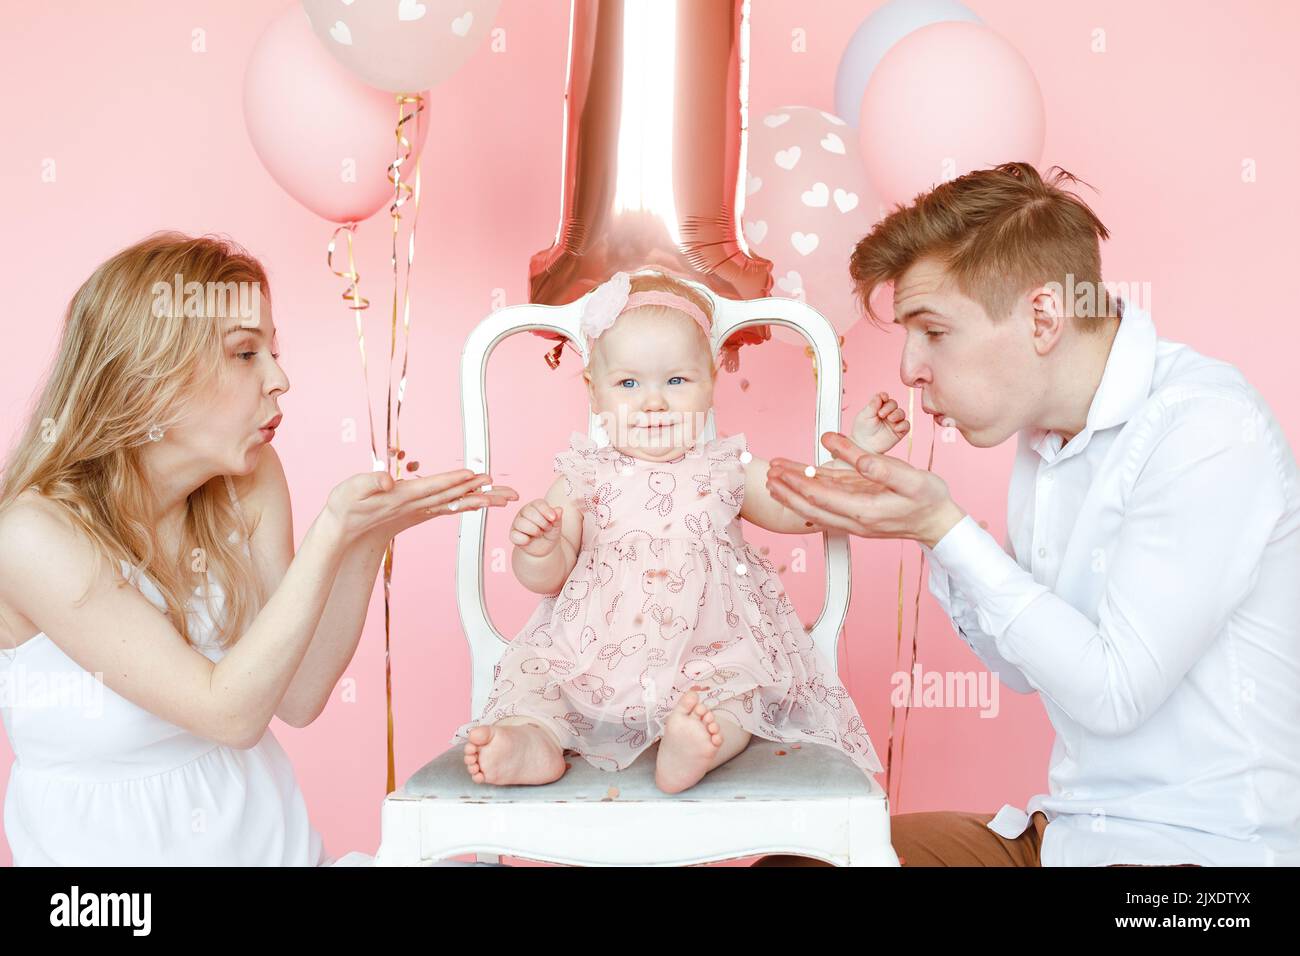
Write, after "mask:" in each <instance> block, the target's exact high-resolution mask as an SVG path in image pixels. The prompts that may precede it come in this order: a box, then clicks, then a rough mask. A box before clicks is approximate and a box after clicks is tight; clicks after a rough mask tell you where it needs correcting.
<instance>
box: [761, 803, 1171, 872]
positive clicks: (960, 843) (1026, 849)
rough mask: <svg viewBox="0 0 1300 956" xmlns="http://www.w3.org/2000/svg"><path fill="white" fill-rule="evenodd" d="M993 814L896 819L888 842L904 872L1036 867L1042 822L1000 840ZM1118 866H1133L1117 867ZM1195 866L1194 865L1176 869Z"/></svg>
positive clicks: (774, 859)
mask: <svg viewBox="0 0 1300 956" xmlns="http://www.w3.org/2000/svg"><path fill="white" fill-rule="evenodd" d="M993 817H994V814H992V813H962V812H959V811H955V810H934V811H930V812H927V813H900V814H899V815H898V816H896V817H893V818H891V819H890V821H889V825H890V839H891V841H892V842H893V844H894V852H895V853H897V854H898V862H899V863H900V864H901V865H903V866H1041V865H1042V861H1041V859H1040V856H1039V854H1040V852H1041V849H1042V846H1043V829H1044V828H1045V827H1046V826H1047V817H1046V816H1045V815H1044V814H1043V812H1042V811H1041V810H1037V811H1035V812H1034V815H1033V816H1032V817H1031V818H1030V826H1029V827H1028V829H1026V830H1025V832H1024V833H1022V834H1020V836H1018V837H1016V838H1015V839H1014V840H1008V839H1007V838H1006V837H1003V836H999V835H998V834H996V833H994V832H993V831H992V830H990V829H989V828H988V827H987V826H986V824H987V823H988V822H989V821H990V820H992V819H993ZM753 865H754V866H830V865H831V864H829V863H826V862H824V861H822V860H814V859H811V858H809V857H804V856H789V855H785V854H774V855H770V856H764V857H760V858H759V859H758V860H756V861H754V864H753ZM1116 865H1117V866H1132V865H1136V864H1128V863H1120V864H1116ZM1178 865H1180V866H1195V865H1196V864H1194V863H1183V864H1178Z"/></svg>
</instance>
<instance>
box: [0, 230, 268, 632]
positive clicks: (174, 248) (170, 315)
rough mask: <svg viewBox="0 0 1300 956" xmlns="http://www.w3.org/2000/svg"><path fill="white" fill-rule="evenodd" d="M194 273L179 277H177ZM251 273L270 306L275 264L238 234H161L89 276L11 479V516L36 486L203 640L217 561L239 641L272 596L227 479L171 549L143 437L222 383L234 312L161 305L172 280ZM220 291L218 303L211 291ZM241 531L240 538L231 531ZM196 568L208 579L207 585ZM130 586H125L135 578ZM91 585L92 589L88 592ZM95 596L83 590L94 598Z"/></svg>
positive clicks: (203, 493)
mask: <svg viewBox="0 0 1300 956" xmlns="http://www.w3.org/2000/svg"><path fill="white" fill-rule="evenodd" d="M177 276H179V277H182V278H181V279H179V280H177V279H176V277H177ZM176 282H183V283H186V284H188V283H191V282H198V283H201V284H203V286H204V287H205V288H207V289H211V288H213V287H214V286H213V285H209V283H213V284H216V283H220V284H222V286H221V287H225V288H230V287H229V286H225V284H226V283H249V284H250V285H252V288H253V289H254V290H255V291H254V294H256V292H258V291H260V292H261V295H262V297H263V299H265V300H266V301H267V302H269V301H270V299H269V291H268V286H267V280H266V272H265V270H264V269H263V268H262V265H261V264H260V263H259V262H258V261H257V260H256V259H255V258H253V257H252V256H251V255H249V254H248V253H247V252H245V251H244V250H243V249H241V248H239V247H238V246H236V245H235V244H234V243H232V242H230V241H229V240H226V239H222V238H220V237H216V236H202V237H197V238H196V237H191V236H186V235H183V234H181V233H177V232H161V233H156V234H154V235H152V236H149V237H148V238H146V239H144V240H143V241H141V242H138V243H136V244H135V245H132V246H129V247H128V248H126V249H123V250H122V251H121V252H119V253H117V254H116V255H114V256H113V257H112V258H110V259H109V260H108V261H107V262H105V263H103V264H102V265H101V266H100V267H99V268H97V269H96V270H95V272H94V273H93V274H92V275H91V276H90V278H89V279H87V280H86V281H85V283H83V284H82V286H81V288H80V289H78V290H77V292H76V294H75V295H74V296H73V297H72V301H71V302H70V303H69V304H68V309H67V313H66V315H65V317H64V322H63V333H62V337H61V340H60V342H59V348H58V352H57V354H56V355H55V358H54V361H53V364H52V366H51V368H50V371H49V374H48V377H47V379H46V382H45V385H44V388H43V390H42V391H41V393H40V396H39V398H38V399H37V401H36V404H35V406H34V408H33V410H32V412H31V415H30V417H29V419H28V422H27V425H26V428H25V430H24V431H23V432H22V436H21V438H19V440H18V442H17V444H16V445H15V446H14V448H13V449H12V451H11V452H10V454H9V456H8V459H7V461H6V464H5V467H4V472H3V477H2V479H0V512H2V511H3V510H4V509H6V508H8V507H9V506H10V505H12V504H13V503H14V501H15V500H16V499H17V498H18V496H19V495H20V494H22V492H23V491H25V490H26V489H28V488H33V487H34V488H35V489H36V490H37V491H39V492H40V493H41V495H43V496H44V497H45V498H46V499H47V500H48V501H51V502H53V503H54V504H55V505H57V506H58V507H59V508H60V509H61V511H62V512H63V513H64V514H66V516H67V517H68V518H69V519H70V520H71V521H72V523H73V524H74V526H76V527H77V528H78V529H80V531H81V532H82V533H83V534H84V535H85V536H86V537H87V538H88V539H89V540H90V541H91V543H92V545H93V546H94V548H95V552H96V554H97V555H99V556H102V557H103V558H106V559H108V561H109V563H110V564H111V565H113V566H114V567H115V568H116V567H118V563H119V561H120V560H125V561H127V562H128V563H129V564H130V565H132V566H138V567H140V568H141V569H142V570H143V571H144V573H146V574H147V575H148V576H149V577H150V578H151V579H152V580H153V581H154V583H155V584H156V585H157V586H158V589H159V591H161V593H162V595H163V597H164V599H165V601H166V606H167V615H168V618H169V619H170V620H171V622H172V624H173V625H174V626H175V628H176V630H177V631H179V632H180V634H181V635H182V636H183V637H184V638H185V639H186V641H189V642H191V643H193V639H192V637H191V633H190V626H189V615H188V614H187V613H186V611H187V606H188V604H189V602H190V599H191V596H192V595H193V594H194V592H195V590H196V583H197V584H198V585H199V586H201V588H202V592H203V597H204V600H205V601H206V602H208V610H209V613H210V614H211V613H212V611H213V605H212V596H211V594H210V592H209V589H208V588H207V586H206V582H207V578H206V576H205V575H204V574H202V573H201V572H204V571H208V572H210V573H211V574H212V575H213V576H214V577H215V579H216V581H217V582H218V583H219V584H220V585H221V587H222V589H223V591H224V592H225V595H226V601H225V606H224V608H223V612H222V615H221V616H220V619H217V617H216V616H215V615H214V616H213V621H214V623H215V624H216V627H217V632H218V635H219V640H220V642H221V644H222V645H223V646H229V645H230V644H231V643H233V641H234V640H236V639H237V638H238V636H239V635H240V634H242V633H243V632H244V631H245V630H246V629H247V626H248V624H249V623H250V622H251V619H252V618H253V617H254V616H256V614H257V611H258V610H259V609H260V607H261V604H262V602H263V600H264V595H262V594H261V589H260V587H259V584H258V579H257V577H256V575H255V574H254V573H253V569H252V567H251V564H250V562H249V560H248V558H247V557H246V556H245V554H244V550H243V549H244V540H246V538H247V536H248V535H249V534H251V533H252V529H251V528H244V527H243V521H242V520H241V518H240V514H239V513H238V511H237V510H236V507H235V504H234V502H233V501H232V500H231V495H230V492H229V490H228V488H227V485H226V482H227V480H228V476H226V475H218V476H216V477H215V478H213V479H211V480H209V481H208V482H206V483H205V484H203V485H202V486H201V487H199V488H198V489H197V490H195V491H194V492H193V493H192V494H191V495H190V496H189V502H188V508H187V511H186V516H185V522H184V525H183V530H182V541H181V544H182V551H181V553H180V554H178V555H164V554H160V553H159V552H160V550H161V549H160V546H159V542H158V540H157V538H156V536H155V533H154V526H153V517H154V516H153V513H152V512H153V499H152V497H151V495H150V494H149V489H148V487H147V475H146V473H145V471H144V469H143V467H142V462H141V455H140V450H141V446H142V445H144V444H146V443H148V442H149V433H150V431H151V429H153V428H154V427H155V426H157V427H160V428H162V429H164V430H165V429H166V428H167V427H168V426H169V425H171V424H174V423H175V422H176V421H177V420H178V419H179V418H180V416H181V415H182V414H183V413H184V406H185V404H186V399H187V397H188V396H190V395H193V394H195V393H196V392H198V391H200V390H202V389H204V388H207V387H211V386H212V385H213V384H218V385H219V384H220V383H221V382H222V381H223V377H224V375H225V374H226V369H225V363H224V361H223V359H224V349H223V345H222V338H223V331H224V330H223V328H222V326H223V325H224V324H225V321H226V319H225V310H224V309H223V310H222V314H221V315H210V314H208V313H207V311H206V310H205V311H204V314H203V315H201V316H199V317H195V316H194V315H192V314H190V315H185V316H182V315H180V314H179V313H180V308H179V304H177V305H174V306H173V307H171V308H169V309H168V310H167V314H163V315H159V313H160V312H161V311H163V310H160V309H159V308H158V307H157V304H158V300H159V295H160V289H161V287H162V286H164V285H165V286H167V287H172V286H173V284H174V283H176ZM209 301H210V300H209ZM232 531H233V532H236V533H235V535H234V537H235V539H236V540H234V541H231V540H230V537H231V533H232ZM196 573H198V574H199V581H198V582H196V581H195V575H196ZM121 583H125V582H121ZM86 593H88V591H87V592H86ZM84 598H85V594H84V593H83V595H82V596H81V598H80V599H79V600H84Z"/></svg>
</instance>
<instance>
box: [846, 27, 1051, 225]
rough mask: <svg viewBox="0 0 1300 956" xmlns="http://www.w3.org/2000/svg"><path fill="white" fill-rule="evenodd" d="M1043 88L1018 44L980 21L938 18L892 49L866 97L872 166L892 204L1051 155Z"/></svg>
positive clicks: (863, 123) (865, 130)
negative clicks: (990, 169) (977, 172)
mask: <svg viewBox="0 0 1300 956" xmlns="http://www.w3.org/2000/svg"><path fill="white" fill-rule="evenodd" d="M1044 113H1045V111H1044V108H1043V95H1042V92H1041V91H1040V90H1039V88H1038V80H1037V79H1036V78H1035V77H1034V72H1033V70H1031V69H1030V68H1029V64H1028V63H1027V62H1025V58H1024V57H1023V56H1021V55H1020V51H1018V50H1017V49H1016V48H1015V47H1014V46H1012V45H1011V44H1010V43H1009V42H1007V41H1006V40H1004V39H1003V38H1002V37H1001V36H999V35H998V34H996V33H994V32H993V31H992V30H990V29H989V28H988V27H986V26H984V25H982V24H978V23H935V24H931V25H930V26H926V27H922V28H921V29H919V30H916V31H914V32H912V33H910V34H908V35H907V36H906V37H904V38H903V39H902V40H900V41H899V42H898V43H897V44H895V45H894V47H893V48H892V49H891V50H890V51H889V52H888V53H887V54H885V56H884V58H883V59H882V60H881V61H880V63H879V64H878V65H877V66H876V70H875V72H874V73H873V74H872V76H871V81H870V82H869V83H868V84H867V91H866V94H865V95H864V96H863V98H862V111H861V114H860V116H859V119H860V122H859V124H858V131H859V135H860V143H861V146H862V155H863V158H864V161H865V163H866V169H867V175H868V176H869V177H870V178H871V182H872V184H873V185H874V186H875V187H876V189H877V190H878V191H879V192H880V194H881V198H882V199H884V201H885V202H886V203H888V204H890V205H892V204H893V203H896V202H903V203H906V202H910V201H911V200H912V199H913V198H915V196H916V195H917V194H918V193H922V192H927V191H929V190H930V189H932V188H933V187H934V186H936V185H938V184H939V183H941V182H944V181H946V180H948V179H953V178H955V177H957V176H960V175H962V174H963V173H968V172H970V171H971V170H974V169H982V168H984V167H987V166H993V165H996V164H998V163H1004V162H1012V161H1023V162H1028V163H1030V164H1034V165H1036V164H1037V163H1038V161H1039V160H1040V159H1041V158H1042V153H1043V135H1044V125H1045V115H1044Z"/></svg>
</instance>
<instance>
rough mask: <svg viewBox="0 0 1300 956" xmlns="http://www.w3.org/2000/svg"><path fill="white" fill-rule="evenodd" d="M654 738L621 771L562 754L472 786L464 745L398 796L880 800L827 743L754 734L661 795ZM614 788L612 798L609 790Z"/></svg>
mask: <svg viewBox="0 0 1300 956" xmlns="http://www.w3.org/2000/svg"><path fill="white" fill-rule="evenodd" d="M658 752H659V744H658V743H655V744H653V745H652V746H650V747H649V748H647V749H646V750H645V752H643V753H642V754H641V756H640V757H639V758H638V759H637V760H636V761H635V762H634V763H633V764H632V766H630V767H628V768H627V769H626V770H623V771H619V772H617V773H614V772H611V771H608V770H599V769H597V768H596V767H593V766H592V765H591V764H589V763H588V762H587V761H586V760H584V759H583V758H582V757H581V756H580V755H578V754H574V753H566V754H565V755H564V759H565V761H566V762H567V763H568V764H569V769H568V770H566V771H565V773H564V776H563V777H561V778H560V779H559V780H556V781H555V782H554V783H548V784H545V785H542V786H504V787H503V786H495V785H493V784H487V783H474V781H472V780H470V778H469V774H468V773H467V772H466V771H465V751H464V745H463V744H462V745H458V746H456V747H453V748H452V749H451V750H448V751H447V752H446V753H443V754H441V755H440V756H438V757H437V758H436V759H434V760H432V761H430V762H429V763H427V764H425V765H424V766H423V767H421V768H420V769H419V770H417V771H416V772H415V773H414V774H412V775H411V777H410V779H409V780H407V781H406V784H405V786H403V787H402V789H401V790H400V791H399V794H400V795H402V796H406V797H425V798H437V799H440V800H475V801H481V802H486V803H492V802H503V803H510V802H517V801H525V800H527V801H533V800H540V801H547V802H551V801H565V800H593V801H600V800H605V799H610V798H611V796H613V798H614V799H618V800H791V799H805V798H826V797H869V796H872V795H876V796H879V797H880V798H881V799H883V798H884V793H883V791H882V790H881V788H880V786H879V784H876V783H875V782H874V781H873V780H871V779H870V778H868V777H867V776H866V775H865V774H863V773H862V771H861V770H859V769H858V768H857V767H856V766H855V765H854V763H853V761H852V760H850V759H849V758H848V756H847V755H846V754H843V753H841V752H840V751H839V750H836V749H833V748H831V747H829V746H826V745H825V744H815V743H804V744H798V745H792V744H782V743H777V742H775V741H772V740H765V739H763V738H761V737H757V736H755V737H752V738H751V739H750V741H749V746H748V747H746V748H745V750H744V751H742V752H741V753H740V754H738V755H737V756H736V757H734V758H733V759H732V760H730V761H728V762H727V763H725V764H723V765H722V766H721V767H719V768H718V769H717V770H714V771H712V772H711V773H709V774H707V775H706V776H705V777H704V779H703V780H701V781H700V782H699V783H697V784H696V785H695V786H694V787H691V788H690V789H689V790H685V791H683V792H682V793H674V794H668V793H664V792H663V791H662V790H660V789H659V788H658V787H656V786H655V782H654V766H655V757H656V756H657V754H658ZM611 787H615V788H617V791H618V792H617V795H612V794H611V793H610V788H611Z"/></svg>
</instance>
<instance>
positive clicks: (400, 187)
mask: <svg viewBox="0 0 1300 956" xmlns="http://www.w3.org/2000/svg"><path fill="white" fill-rule="evenodd" d="M396 103H397V127H396V128H395V130H394V132H393V135H394V137H395V138H396V140H397V144H396V145H397V148H396V153H397V155H396V157H395V158H394V160H393V161H392V163H390V164H389V166H388V181H389V182H391V183H392V184H393V202H392V204H391V205H390V206H389V207H388V214H389V216H390V217H391V218H392V221H393V248H392V256H391V258H392V264H393V310H392V322H391V328H390V336H389V350H388V405H387V420H386V425H387V442H386V446H387V447H386V451H387V458H386V465H387V469H388V472H389V474H390V475H392V476H393V478H394V479H396V478H398V477H399V472H400V466H399V465H398V461H399V460H400V457H399V456H400V450H401V437H400V433H399V429H398V426H399V424H400V421H401V416H402V399H403V398H404V397H405V395H406V369H407V358H408V356H409V354H410V337H411V267H412V264H413V263H414V262H415V228H416V224H417V221H418V219H419V216H420V162H419V158H417V159H416V163H415V185H414V186H412V185H411V184H410V183H408V182H406V181H404V180H403V179H402V166H403V165H404V164H405V163H407V162H409V161H410V159H411V153H412V151H413V149H412V146H411V141H410V140H409V139H407V138H406V135H405V132H406V131H405V130H404V129H403V127H405V126H406V125H407V124H408V123H410V122H412V121H415V123H416V127H415V129H416V132H417V135H416V139H419V135H418V132H419V121H420V118H421V114H422V113H423V112H424V98H423V97H422V96H420V95H419V94H418V93H416V94H407V93H398V94H396ZM408 106H413V107H414V109H412V110H411V111H410V112H407V110H406V107H408ZM412 198H413V199H414V205H413V206H412V213H411V231H410V235H409V237H408V239H407V244H406V274H405V278H404V279H403V280H402V303H403V305H402V371H401V374H400V376H399V377H398V383H397V409H396V412H395V413H394V409H393V359H394V357H395V356H396V354H397V315H398V308H397V302H398V294H397V288H398V282H399V278H398V273H399V269H398V264H397V246H398V242H397V240H398V235H399V234H400V231H401V220H402V213H401V208H402V206H403V205H405V203H406V201H407V199H412ZM396 541H397V539H396V538H395V537H394V538H390V539H389V541H388V548H387V549H386V550H385V552H384V693H385V696H386V700H387V706H388V779H387V790H386V791H385V794H389V793H392V792H393V791H394V790H396V789H397V766H396V759H395V751H394V748H393V664H392V604H391V596H392V580H393V545H394V544H395V543H396Z"/></svg>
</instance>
